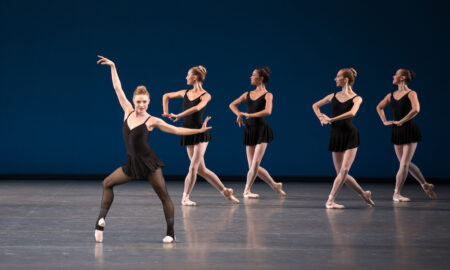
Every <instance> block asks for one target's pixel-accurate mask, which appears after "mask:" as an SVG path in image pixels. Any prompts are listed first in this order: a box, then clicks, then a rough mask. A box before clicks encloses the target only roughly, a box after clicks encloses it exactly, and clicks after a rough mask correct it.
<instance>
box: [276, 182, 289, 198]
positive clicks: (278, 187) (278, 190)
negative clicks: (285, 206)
mask: <svg viewBox="0 0 450 270" xmlns="http://www.w3.org/2000/svg"><path fill="white" fill-rule="evenodd" d="M273 190H275V192H276V193H278V194H280V195H281V196H286V192H284V191H283V183H281V182H280V183H275V186H274V187H273Z"/></svg>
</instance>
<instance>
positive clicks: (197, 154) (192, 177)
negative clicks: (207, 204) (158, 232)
mask: <svg viewBox="0 0 450 270" xmlns="http://www.w3.org/2000/svg"><path fill="white" fill-rule="evenodd" d="M205 76H206V69H205V68H204V67H203V66H196V67H192V68H190V69H189V71H188V74H187V76H186V81H187V84H188V85H192V86H193V88H192V89H189V90H180V91H177V92H170V93H166V94H164V95H163V101H162V102H163V111H164V113H163V114H162V116H163V117H167V118H169V119H171V120H172V121H173V122H176V121H178V120H179V119H180V118H181V117H184V121H183V127H186V128H200V127H201V126H202V117H203V112H204V111H205V107H206V105H207V104H208V102H209V101H210V100H211V94H209V93H208V92H207V91H206V90H205V89H203V80H204V79H205ZM172 98H183V112H181V113H179V114H173V113H169V100H170V99H172ZM210 140H211V134H210V133H209V132H208V131H206V132H203V133H198V134H194V135H182V136H181V140H180V144H181V145H183V146H186V150H187V154H188V156H189V159H190V161H191V164H190V165H189V172H188V174H187V175H186V179H185V181H184V192H183V197H182V199H181V204H182V205H187V206H195V205H196V204H197V203H196V202H194V201H191V200H190V195H191V192H192V189H193V188H194V185H195V182H196V181H197V174H198V175H200V176H202V177H203V178H205V179H206V181H208V182H209V183H210V184H211V185H212V186H214V187H215V188H216V189H217V190H218V191H219V192H220V193H221V194H222V195H223V196H224V197H225V198H227V199H228V200H230V201H232V202H234V203H239V200H238V199H236V198H235V197H234V196H233V189H231V188H226V187H225V186H224V185H223V183H222V182H221V181H220V179H219V177H217V175H216V174H215V173H214V172H212V171H211V170H209V169H208V168H206V165H205V159H204V155H205V152H206V148H207V147H208V143H209V141H210Z"/></svg>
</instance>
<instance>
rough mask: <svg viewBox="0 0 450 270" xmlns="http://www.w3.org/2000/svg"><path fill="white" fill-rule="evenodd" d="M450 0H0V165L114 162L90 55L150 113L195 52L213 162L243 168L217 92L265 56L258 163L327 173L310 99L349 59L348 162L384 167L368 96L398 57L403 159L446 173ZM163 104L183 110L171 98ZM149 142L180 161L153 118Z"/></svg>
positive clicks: (99, 70)
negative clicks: (407, 124) (354, 97)
mask: <svg viewBox="0 0 450 270" xmlns="http://www.w3.org/2000/svg"><path fill="white" fill-rule="evenodd" d="M449 10H450V9H449V4H448V3H446V1H441V2H440V1H393V2H392V1H371V2H370V3H366V2H365V1H361V2H360V1H305V2H303V1H295V0H294V1H282V0H281V1H262V0H260V1H219V2H214V1H165V2H164V3H163V1H142V2H134V1H116V0H109V1H89V2H83V1H9V0H8V1H5V0H2V1H0V35H1V43H0V89H1V99H0V102H1V103H0V105H1V108H2V113H1V116H0V117H1V144H0V153H1V156H0V174H16V173H17V174H24V173H38V174H40V173H43V174H47V173H54V174H65V173H67V174H97V173H99V174H103V173H109V172H110V171H112V170H113V169H115V168H117V167H118V166H120V165H121V164H122V163H123V162H124V161H125V156H126V154H125V147H124V144H123V140H122V135H121V127H122V119H123V112H122V110H121V108H120V106H119V103H118V101H117V98H116V96H115V94H114V90H113V88H112V83H111V78H110V71H109V69H108V68H107V67H105V66H98V65H96V63H95V62H96V60H97V59H96V55H97V54H101V55H104V56H106V57H109V58H111V59H112V60H114V61H115V62H116V65H117V67H118V71H119V76H120V78H121V81H122V85H123V88H124V89H125V91H126V93H127V95H128V97H129V98H131V95H132V92H133V90H134V89H135V87H136V86H137V85H141V84H143V85H146V86H147V87H148V89H149V91H150V93H151V98H152V101H151V104H150V107H149V112H150V113H151V114H154V115H156V116H160V114H161V113H162V105H161V98H162V95H163V94H164V93H165V92H167V91H175V90H180V89H185V88H186V87H187V86H186V85H185V76H186V72H187V70H188V69H189V68H190V67H191V66H194V65H199V64H201V65H204V66H205V67H206V68H207V69H208V74H207V77H206V81H205V84H204V87H205V89H207V90H208V91H209V92H210V93H211V95H212V101H211V102H210V103H209V104H208V106H207V109H206V113H207V115H211V116H212V117H213V118H212V120H211V125H212V126H213V130H212V136H213V140H212V142H211V143H210V144H209V147H208V150H207V152H206V155H205V159H206V163H207V166H208V167H209V168H210V169H212V170H213V171H215V172H216V173H218V174H222V175H245V174H246V170H247V162H246V157H245V148H244V146H243V145H242V136H243V129H242V128H241V129H240V128H238V127H237V125H236V124H235V116H234V114H232V112H231V111H230V110H229V109H228V104H229V103H230V102H231V101H232V100H234V99H235V98H237V97H238V96H239V95H241V94H242V93H243V92H244V91H247V90H250V89H252V86H251V85H250V83H249V76H250V75H251V72H252V70H253V69H254V68H255V67H258V66H262V65H267V66H269V67H270V68H271V69H272V71H273V74H272V75H273V76H272V77H271V80H270V82H269V83H268V85H267V88H268V89H269V90H270V91H271V92H273V94H274V108H273V114H272V116H270V117H269V118H268V120H269V122H270V124H271V125H272V127H273V129H274V134H275V140H274V141H273V143H271V144H270V145H269V147H268V149H267V152H266V155H265V157H264V159H263V162H262V165H263V166H264V167H266V168H267V169H268V170H269V171H270V172H271V173H272V174H274V175H300V176H309V175H314V176H329V175H333V174H334V169H333V165H332V161H331V154H330V153H329V152H328V138H329V126H328V127H321V126H320V123H319V121H318V120H317V119H316V117H315V116H314V114H313V111H312V108H311V105H312V104H313V103H314V102H315V101H316V100H318V99H320V98H322V97H324V96H325V95H327V94H328V93H331V92H334V91H337V90H338V89H337V88H336V87H335V83H334V81H333V79H334V76H335V74H336V73H337V71H338V70H339V69H340V68H342V67H350V66H351V67H354V68H355V69H356V70H357V71H358V77H357V79H356V84H355V86H354V89H355V91H356V92H357V93H358V94H359V95H361V96H362V97H363V99H364V101H363V103H362V106H361V109H360V111H359V112H358V114H357V116H356V118H355V119H354V123H355V125H356V126H357V127H358V128H359V130H360V133H361V145H360V148H359V150H358V155H357V158H356V161H355V163H354V165H353V167H352V170H351V171H352V174H354V175H356V176H369V177H383V176H390V177H392V176H393V175H395V171H396V169H397V167H398V163H397V161H396V158H395V154H394V150H393V146H392V145H391V143H390V128H389V127H384V126H383V125H382V123H381V121H380V120H379V118H378V115H377V113H376V110H375V106H376V105H377V103H378V102H379V101H380V100H381V99H382V98H383V97H384V96H385V95H386V94H387V93H388V92H389V91H392V90H394V89H395V87H394V86H393V85H392V84H391V82H392V75H393V74H394V72H395V71H396V69H397V68H409V69H412V70H414V71H415V72H416V73H417V78H416V80H414V81H413V82H412V83H411V84H410V87H411V88H412V89H415V90H417V93H418V96H419V100H420V102H421V109H422V110H421V112H420V114H419V115H418V116H417V122H418V124H419V126H420V128H421V131H422V135H423V141H422V142H421V143H419V146H418V148H417V152H416V155H415V157H414V160H413V161H415V162H416V163H417V164H418V165H419V167H420V168H421V169H422V171H423V173H424V174H425V175H426V176H430V177H449V176H450V173H449V170H448V169H447V168H446V166H447V163H448V161H449V159H448V156H447V153H449V152H450V147H449V143H448V136H449V134H450V132H449V125H448V119H447V115H448V110H447V107H448V103H449V100H450V94H449V91H448V86H447V85H448V82H447V80H448V74H449V71H448V68H447V66H448V62H449V60H450V57H449V50H448V48H449V45H450V44H449V36H450V31H449V30H450V29H449V25H450V23H449V22H450V21H449V14H448V11H449ZM170 108H171V111H172V112H175V113H178V112H180V110H181V100H178V101H174V102H171V104H170ZM241 109H242V110H244V108H241ZM325 111H326V112H329V108H326V109H325ZM388 111H389V113H388V115H390V110H388ZM176 124H177V125H181V122H178V123H176ZM150 143H151V145H152V147H153V149H154V150H155V152H157V153H158V155H159V156H160V157H161V158H162V159H163V160H164V162H165V163H166V168H165V173H166V174H184V173H186V172H187V169H188V165H189V163H188V158H187V155H186V150H185V149H184V148H183V147H182V146H180V145H179V138H178V137H177V136H175V135H170V134H164V133H162V132H160V131H155V132H153V133H152V135H151V138H150Z"/></svg>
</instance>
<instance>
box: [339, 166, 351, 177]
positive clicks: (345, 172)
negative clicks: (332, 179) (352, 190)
mask: <svg viewBox="0 0 450 270" xmlns="http://www.w3.org/2000/svg"><path fill="white" fill-rule="evenodd" d="M348 172H349V168H346V167H344V166H343V167H342V168H341V169H340V170H339V175H340V176H342V177H343V178H345V177H347V175H348Z"/></svg>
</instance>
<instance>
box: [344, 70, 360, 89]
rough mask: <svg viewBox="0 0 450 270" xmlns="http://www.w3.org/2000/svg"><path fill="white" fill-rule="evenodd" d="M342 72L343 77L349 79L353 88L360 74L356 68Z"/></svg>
mask: <svg viewBox="0 0 450 270" xmlns="http://www.w3.org/2000/svg"><path fill="white" fill-rule="evenodd" d="M341 70H342V76H344V78H348V84H350V86H353V84H354V83H355V78H356V76H358V73H357V72H356V70H355V69H354V68H352V67H351V68H343V69H341Z"/></svg>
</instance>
